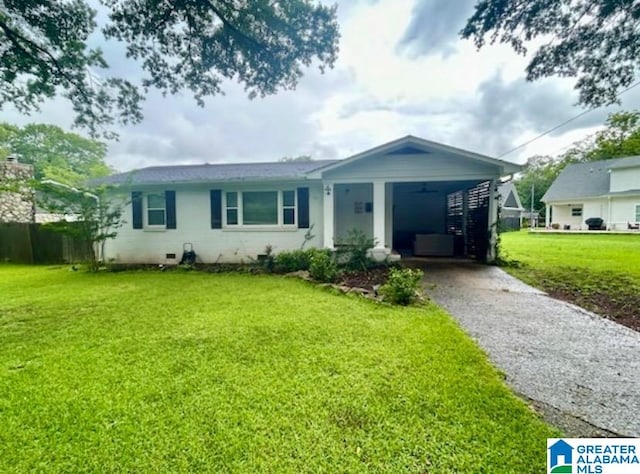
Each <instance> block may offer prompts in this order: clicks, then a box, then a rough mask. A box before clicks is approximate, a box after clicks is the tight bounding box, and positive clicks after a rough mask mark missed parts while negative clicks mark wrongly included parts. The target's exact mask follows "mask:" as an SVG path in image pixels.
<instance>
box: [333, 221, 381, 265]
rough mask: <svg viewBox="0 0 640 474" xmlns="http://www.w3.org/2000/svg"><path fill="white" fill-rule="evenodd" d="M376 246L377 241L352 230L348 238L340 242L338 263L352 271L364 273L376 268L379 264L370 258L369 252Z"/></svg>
mask: <svg viewBox="0 0 640 474" xmlns="http://www.w3.org/2000/svg"><path fill="white" fill-rule="evenodd" d="M375 245H376V240H375V239H373V238H371V237H367V236H366V235H365V233H364V232H362V231H360V230H357V229H351V230H349V232H348V233H347V236H346V237H345V238H344V239H342V240H340V241H339V242H338V249H337V259H338V262H339V263H340V265H342V266H344V267H345V268H346V269H347V270H351V271H363V270H367V269H369V268H371V267H374V266H375V265H377V262H375V261H374V260H373V259H372V258H370V257H369V250H370V249H372V248H373V247H375Z"/></svg>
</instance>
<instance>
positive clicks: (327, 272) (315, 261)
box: [309, 252, 340, 283]
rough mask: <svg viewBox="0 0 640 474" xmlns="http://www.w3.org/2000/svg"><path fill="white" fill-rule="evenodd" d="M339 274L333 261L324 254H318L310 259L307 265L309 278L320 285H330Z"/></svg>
mask: <svg viewBox="0 0 640 474" xmlns="http://www.w3.org/2000/svg"><path fill="white" fill-rule="evenodd" d="M339 274H340V272H339V270H338V266H337V265H336V262H335V261H334V259H333V258H332V257H331V256H330V255H328V254H327V253H326V252H322V253H321V252H319V253H316V254H314V255H313V256H312V257H311V264H310V265H309V276H311V278H313V279H314V280H316V281H320V282H322V283H332V282H334V281H336V279H337V278H338V275H339Z"/></svg>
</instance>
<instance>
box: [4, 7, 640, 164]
mask: <svg viewBox="0 0 640 474" xmlns="http://www.w3.org/2000/svg"><path fill="white" fill-rule="evenodd" d="M470 5H471V2H470V0H464V1H460V2H458V1H455V2H454V1H445V0H378V1H375V0H358V1H347V0H344V1H342V2H341V4H340V5H339V8H338V13H339V21H340V25H341V33H342V40H341V45H340V54H339V60H338V62H337V64H336V68H335V69H334V70H329V71H327V73H326V74H324V75H321V74H319V73H318V72H317V70H316V69H309V70H307V72H306V74H305V76H304V77H303V79H302V80H301V82H300V84H299V87H298V89H297V90H296V91H282V92H280V93H278V94H277V95H275V96H271V97H267V98H265V99H256V100H253V101H250V100H248V99H247V98H246V94H245V93H244V91H243V90H242V88H241V87H240V86H239V85H238V84H234V83H226V84H225V85H224V90H225V91H226V93H227V94H226V95H224V96H217V97H214V98H210V99H208V100H207V101H206V106H205V108H199V107H198V106H197V105H196V104H195V101H194V100H193V99H192V98H191V97H190V96H188V94H186V93H185V94H184V95H181V96H176V97H167V98H163V97H161V95H160V94H157V93H151V94H150V95H149V98H148V100H147V102H146V104H145V107H144V113H145V119H144V121H143V122H142V123H141V124H139V125H136V126H129V127H126V128H120V129H119V130H118V132H119V133H120V136H121V140H120V141H119V142H116V143H112V144H110V147H109V155H108V161H109V163H110V164H112V165H113V166H115V167H116V168H118V169H120V170H127V169H132V168H137V167H142V166H151V165H162V164H177V163H195V162H210V163H215V162H238V161H271V160H277V159H279V158H281V157H283V156H296V155H302V154H311V155H312V156H314V157H316V158H339V157H344V156H348V155H350V154H352V153H356V152H359V151H362V150H364V149H367V148H370V147H373V146H376V145H379V144H381V143H383V142H385V141H387V140H392V139H395V138H398V137H400V136H404V135H407V134H414V135H418V136H422V137H424V138H427V139H430V140H435V141H441V142H443V143H447V144H451V145H454V146H458V147H462V148H468V149H471V150H474V151H479V152H483V153H488V154H494V155H495V154H498V153H500V152H504V151H506V150H508V149H510V148H513V147H514V146H516V145H518V144H520V143H524V142H525V141H527V140H529V139H531V138H533V137H535V136H537V135H538V134H539V133H541V132H543V131H544V130H547V129H549V128H551V127H553V126H555V125H557V124H558V123H560V122H562V121H564V120H566V119H568V118H570V117H572V116H574V115H576V114H578V113H579V112H580V110H581V109H579V108H577V107H575V106H574V105H573V104H574V103H575V97H576V95H575V93H574V91H573V90H572V88H571V84H572V81H567V80H560V79H549V80H546V81H541V82H534V83H529V82H526V81H524V79H523V78H524V67H525V65H526V60H525V58H522V57H520V56H518V55H516V54H515V53H513V51H511V49H509V48H508V47H506V46H504V45H497V46H490V47H485V48H483V49H482V50H481V51H476V49H475V47H474V45H473V44H472V43H471V42H469V41H463V40H460V39H459V37H458V36H457V33H458V31H459V29H460V28H461V27H462V25H463V23H464V19H466V17H467V16H468V14H469V12H470ZM122 49H123V48H122V45H118V44H113V43H108V44H106V45H105V52H106V54H107V56H108V57H109V58H108V59H109V61H110V63H111V64H112V66H113V71H115V72H117V73H119V74H125V75H131V76H137V75H138V74H139V69H138V68H137V67H135V66H132V64H131V61H130V60H127V59H126V58H123V57H122ZM639 105H640V88H638V90H637V91H635V90H634V91H633V92H630V93H629V94H627V95H625V96H624V102H623V107H625V108H626V109H632V108H635V107H638V106H639ZM618 109H619V108H618ZM614 110H617V109H616V108H615V107H614V108H608V109H603V110H599V111H595V112H593V113H591V114H588V115H587V116H585V117H584V118H582V119H580V120H578V121H575V122H573V123H571V124H570V125H568V126H567V127H565V128H563V129H561V130H559V131H558V132H556V133H554V134H552V135H550V136H547V137H544V138H543V139H540V140H537V141H536V142H534V143H533V144H531V145H529V146H527V147H525V148H524V149H522V150H518V151H517V152H514V153H513V154H510V155H509V156H508V157H507V159H510V160H513V161H518V162H522V161H524V160H525V159H526V157H527V156H530V155H532V154H538V153H540V154H544V153H551V154H553V153H554V152H556V151H557V150H558V149H561V148H563V147H566V146H567V145H570V144H571V143H572V142H574V141H576V140H577V139H580V138H582V136H584V135H586V134H587V133H591V132H593V131H594V130H595V128H594V127H596V126H597V125H599V124H602V122H603V121H604V118H605V117H606V113H607V112H610V111H614ZM3 118H4V119H5V120H8V121H11V122H14V123H18V124H24V123H28V122H32V121H46V122H50V123H55V124H57V125H60V126H62V127H65V128H68V127H69V126H70V124H71V122H72V111H71V110H70V107H69V106H68V104H67V103H66V102H65V101H64V100H61V99H56V100H54V101H51V102H49V103H47V104H45V105H44V107H43V111H42V113H41V114H36V115H34V116H32V117H24V116H19V115H18V114H17V113H16V112H15V111H12V110H10V109H6V108H5V110H3Z"/></svg>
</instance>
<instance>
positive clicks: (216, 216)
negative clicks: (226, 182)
mask: <svg viewBox="0 0 640 474" xmlns="http://www.w3.org/2000/svg"><path fill="white" fill-rule="evenodd" d="M211 228H212V229H222V191H220V190H219V189H212V190H211Z"/></svg>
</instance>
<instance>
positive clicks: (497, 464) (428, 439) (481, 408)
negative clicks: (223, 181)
mask: <svg viewBox="0 0 640 474" xmlns="http://www.w3.org/2000/svg"><path fill="white" fill-rule="evenodd" d="M0 295H1V297H0V426H2V429H1V430H0V471H2V472H7V471H12V472H27V471H47V472H68V471H87V472H116V471H117V472H122V471H139V472H167V471H169V472H292V473H293V472H296V473H297V472H338V471H339V472H364V471H366V472H521V473H523V472H531V473H533V472H541V471H542V470H543V469H544V465H545V460H546V454H545V448H546V446H545V438H547V437H552V436H557V435H558V433H557V432H556V431H555V430H552V429H551V428H549V427H548V426H547V425H545V424H544V423H542V422H541V421H540V420H539V419H538V418H537V417H536V416H535V414H534V413H532V412H531V410H530V409H529V408H528V407H527V406H526V405H525V404H524V403H523V402H522V401H521V400H519V399H517V398H516V397H515V396H514V395H513V394H512V393H511V392H510V391H509V390H508V389H507V388H506V387H505V385H504V384H503V382H502V381H501V379H500V376H499V374H498V373H497V371H496V370H495V369H494V368H492V367H491V366H490V365H489V363H488V362H487V360H486V358H485V356H484V355H483V354H482V353H481V351H480V350H479V349H478V348H477V347H476V346H475V345H474V344H473V343H472V341H471V340H470V339H469V338H468V337H467V336H465V335H464V334H463V333H462V332H461V330H460V329H459V328H458V327H457V326H456V325H455V324H454V323H453V322H452V320H451V318H450V317H448V316H447V315H446V314H445V313H444V312H442V311H441V310H439V309H438V308H436V307H433V306H428V307H426V308H391V307H388V306H383V305H379V304H375V303H372V302H369V301H365V300H363V299H361V298H356V297H348V296H338V295H336V294H333V293H331V292H329V291H327V290H322V289H319V288H316V287H314V286H312V285H310V284H307V283H305V282H301V281H297V280H292V279H286V278H282V277H272V276H251V275H241V274H227V275H211V274H203V273H193V272H192V273H179V272H172V273H159V272H149V271H146V272H125V273H118V274H85V273H73V272H69V271H67V270H66V269H62V268H42V267H40V268H37V267H35V268H34V267H31V268H28V267H18V266H1V265H0Z"/></svg>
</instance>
